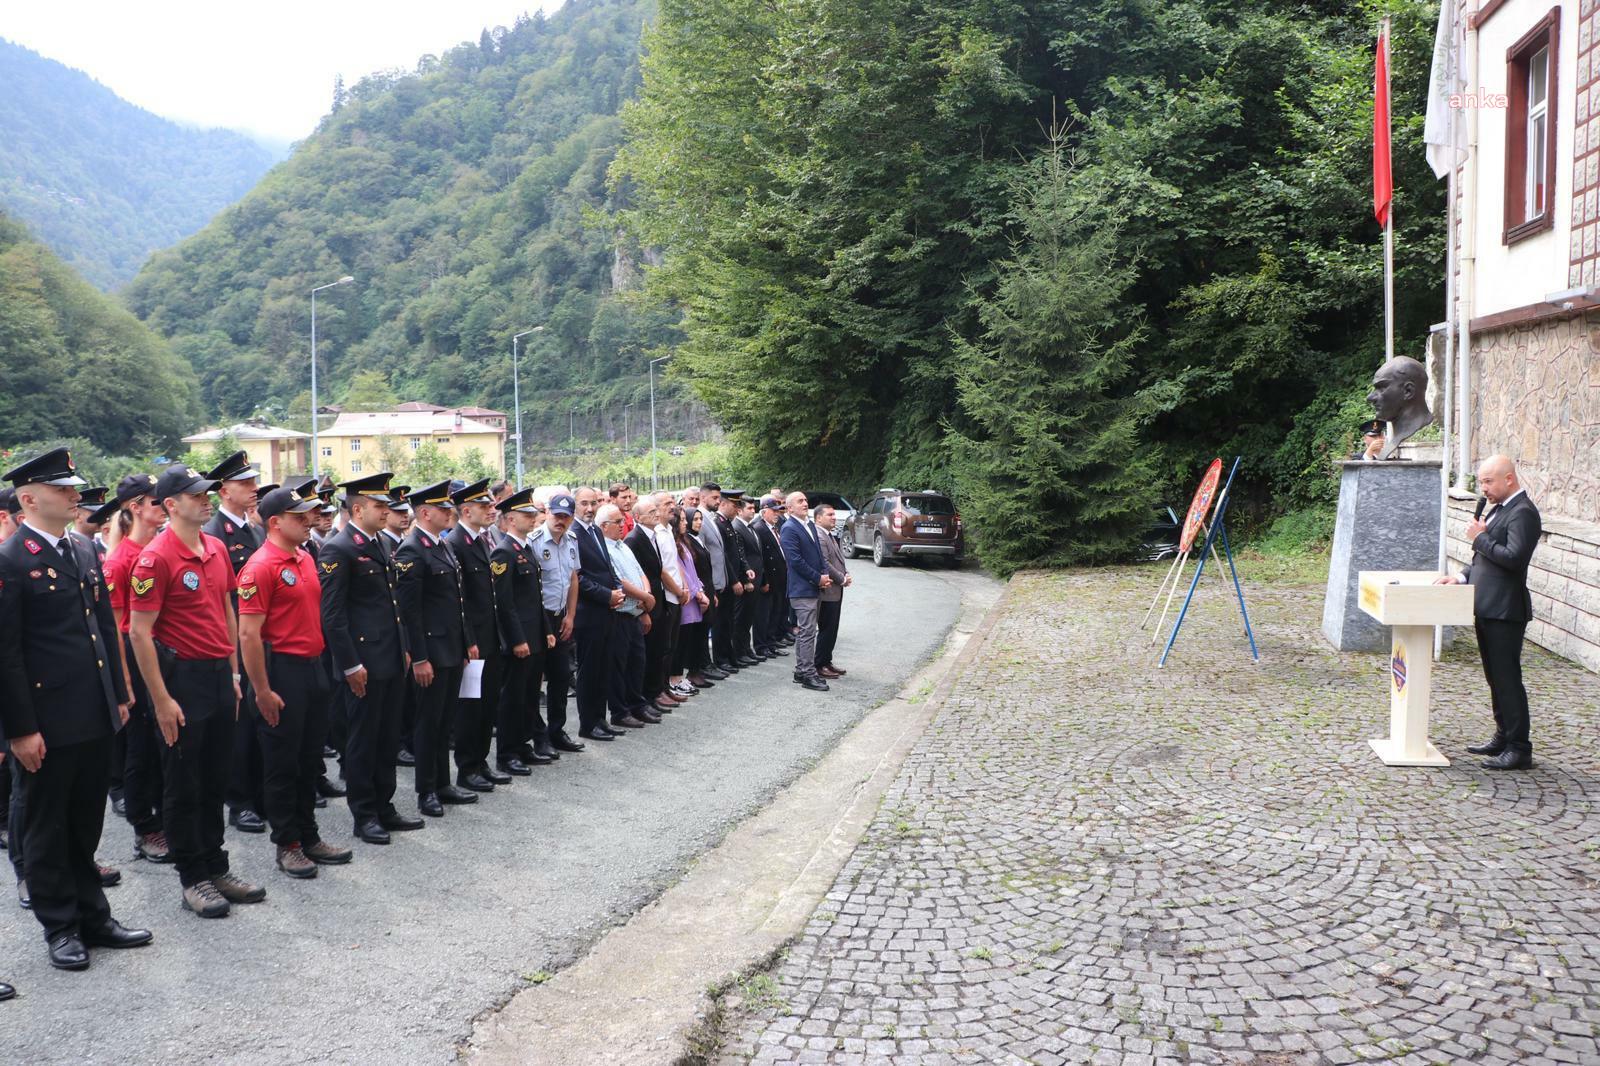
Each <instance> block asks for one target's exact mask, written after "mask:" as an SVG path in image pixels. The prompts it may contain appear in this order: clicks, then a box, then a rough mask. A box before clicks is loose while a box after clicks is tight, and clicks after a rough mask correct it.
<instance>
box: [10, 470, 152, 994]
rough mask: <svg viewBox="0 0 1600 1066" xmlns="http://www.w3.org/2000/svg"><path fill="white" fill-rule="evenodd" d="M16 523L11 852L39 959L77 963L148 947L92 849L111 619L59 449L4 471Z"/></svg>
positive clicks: (109, 685) (59, 964)
mask: <svg viewBox="0 0 1600 1066" xmlns="http://www.w3.org/2000/svg"><path fill="white" fill-rule="evenodd" d="M5 480H7V481H9V482H11V483H12V485H13V486H14V487H15V493H16V500H17V503H18V506H19V509H20V513H21V522H20V524H19V526H18V528H17V532H16V534H15V535H14V536H12V537H10V538H9V539H7V540H6V542H5V543H4V544H0V734H3V735H4V736H5V737H6V738H7V744H8V748H9V752H10V756H11V758H14V759H15V760H16V763H17V766H18V767H19V768H20V771H21V774H20V779H19V782H18V784H19V787H20V788H21V791H22V796H21V799H22V801H23V812H22V818H21V820H20V824H19V825H18V826H16V827H15V829H16V831H17V832H16V835H14V836H13V839H12V840H11V842H10V846H11V847H12V848H21V849H22V852H23V856H24V861H25V864H26V867H27V872H28V879H29V883H30V887H31V891H32V897H33V913H34V916H35V917H36V918H38V919H39V924H40V925H42V926H43V927H44V934H45V943H46V945H47V947H48V951H49V958H50V964H51V965H52V966H55V967H56V968H58V969H64V970H82V969H84V968H86V967H87V966H88V965H89V953H88V948H89V947H108V948H127V947H138V946H140V945H143V944H148V943H150V941H151V939H152V937H151V934H150V933H149V931H148V930H143V929H126V928H124V927H123V926H122V925H121V924H120V923H118V922H117V921H116V920H115V919H114V918H112V917H111V908H110V906H109V905H108V904H107V903H106V897H105V892H104V891H103V889H102V886H101V879H100V872H99V870H98V868H97V867H96V865H95V860H94V849H95V846H96V845H97V844H98V843H99V842H100V831H101V829H102V827H103V824H104V821H105V795H106V785H107V783H108V780H109V776H110V766H111V738H112V736H113V735H114V734H115V733H116V732H117V730H119V729H121V728H122V725H123V723H124V722H126V721H127V715H128V692H127V688H126V685H125V684H124V680H123V676H122V663H121V649H120V647H119V645H118V640H117V627H116V619H115V618H114V617H113V616H112V613H111V602H110V599H109V598H108V597H107V596H106V594H105V578H104V575H103V574H102V572H101V568H100V562H99V559H98V558H96V556H95V553H94V551H93V550H92V549H90V548H89V547H88V546H86V545H84V544H82V543H79V542H76V541H75V540H74V539H73V538H71V537H70V536H68V526H69V525H70V524H71V522H72V520H73V517H74V512H75V510H76V505H77V500H78V491H77V490H78V486H80V485H82V484H83V479H82V478H80V477H78V475H77V472H76V470H75V469H74V467H73V463H72V456H71V455H70V454H69V453H68V452H67V450H66V449H65V448H57V449H54V450H53V451H49V452H46V453H45V454H44V455H41V456H39V457H38V458H36V459H33V460H31V461H30V462H27V463H24V464H23V465H21V466H19V467H17V468H16V469H14V470H12V471H10V472H8V473H7V474H6V475H5Z"/></svg>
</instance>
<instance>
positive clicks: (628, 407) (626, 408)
mask: <svg viewBox="0 0 1600 1066" xmlns="http://www.w3.org/2000/svg"><path fill="white" fill-rule="evenodd" d="M636 406H637V402H635V403H625V404H623V405H622V454H623V455H627V454H628V416H629V414H631V413H632V411H633V409H634V407H636Z"/></svg>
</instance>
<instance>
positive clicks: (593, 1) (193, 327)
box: [125, 0, 669, 444]
mask: <svg viewBox="0 0 1600 1066" xmlns="http://www.w3.org/2000/svg"><path fill="white" fill-rule="evenodd" d="M646 12H647V4H645V3H640V2H637V0H573V2H571V3H569V4H567V6H566V7H564V8H562V9H561V11H560V12H558V13H557V14H555V15H553V16H551V17H549V18H548V19H546V18H544V17H543V16H537V15H536V16H534V17H532V18H526V17H524V18H522V19H520V20H518V22H517V24H516V25H515V26H513V27H511V28H509V29H504V28H502V29H496V30H493V31H487V30H486V31H485V32H484V33H483V35H482V37H481V38H480V39H479V41H478V43H476V44H463V45H461V46H458V47H456V48H453V49H451V50H450V51H448V52H445V53H443V54H442V55H439V56H432V55H429V56H424V57H423V58H422V59H421V61H420V62H418V64H417V66H416V69H415V70H414V71H412V72H409V73H401V74H388V75H383V76H374V77H370V78H367V79H365V80H363V81H362V82H360V83H359V84H357V85H355V86H354V87H353V88H351V89H350V90H349V91H348V92H347V93H341V94H340V95H339V97H338V98H337V99H336V100H335V107H334V110H333V111H332V113H331V114H329V115H328V116H327V117H326V118H325V119H324V120H323V122H322V123H321V125H320V126H319V128H318V129H317V130H316V132H315V133H314V134H313V135H312V136H311V137H309V138H308V139H307V140H305V141H304V142H302V143H301V144H300V145H299V146H298V147H297V148H296V150H295V152H294V154H293V155H292V156H291V157H290V158H289V159H288V160H287V161H286V162H284V163H282V164H280V165H279V166H278V167H276V168H274V169H273V171H272V172H271V173H270V174H268V175H267V177H266V178H265V179H264V180H263V181H262V182H261V184H260V185H258V186H257V187H256V188H255V189H253V190H252V191H251V192H250V193H249V195H247V196H246V197H245V198H244V199H243V200H242V201H240V202H239V203H238V204H236V205H234V206H233V207H230V208H228V209H227V210H226V211H224V212H223V213H222V214H221V215H219V216H218V217H217V218H216V219H215V220H214V221H213V222H212V223H211V224H210V225H208V226H207V227H206V228H205V229H203V230H202V231H200V232H199V233H198V234H196V235H194V236H193V237H191V238H189V239H188V240H186V241H184V242H183V243H181V244H179V245H177V246H176V247H174V248H171V249H169V250H167V251H165V252H162V253H160V254H158V255H156V256H155V257H154V258H152V259H151V261H150V262H149V263H148V264H147V265H146V267H145V269H144V270H143V271H142V272H141V273H140V274H139V276H138V277H137V278H136V279H134V281H133V282H132V283H131V284H130V285H129V286H128V289H127V291H126V294H125V296H126V299H127V302H128V304H129V306H130V307H131V308H132V309H133V311H134V312H135V313H136V314H137V315H139V317H140V318H142V319H144V320H145V321H146V322H147V323H148V324H150V325H151V326H152V327H154V328H155V329H157V330H158V331H160V332H161V333H163V334H164V335H166V336H167V337H170V338H171V339H172V342H173V345H174V348H175V349H176V350H177V351H178V352H179V353H180V354H182V355H183V356H184V357H186V358H187V359H189V360H190V361H191V363H192V364H193V365H194V367H195V370H196V371H197V373H198V376H199V379H200V381H201V388H202V396H203V401H204V404H205V406H206V407H207V408H208V410H209V411H210V412H211V413H212V414H214V415H215V416H218V417H229V418H231V417H237V416H244V415H249V414H252V413H258V412H259V413H261V414H264V415H266V416H268V417H272V418H278V419H290V418H292V416H293V415H294V414H296V413H300V412H304V411H306V410H308V407H309V397H308V395H307V393H306V390H307V389H308V386H309V381H310V369H309V364H308V353H309V348H310V325H311V324H310V312H311V299H310V294H311V290H312V289H313V288H314V287H316V286H320V285H324V284H327V283H329V282H333V281H336V280H337V279H339V278H340V277H341V276H343V275H347V274H348V275H351V276H353V277H354V279H355V282H354V284H351V285H347V286H343V287H340V288H336V289H331V290H328V291H326V292H323V293H321V294H320V295H319V297H318V299H317V323H316V325H317V341H318V353H319V364H318V365H319V375H320V377H319V381H320V385H321V393H320V395H319V401H320V402H322V403H330V402H338V401H341V400H342V399H344V397H345V393H346V392H347V391H348V389H349V385H350V382H351V380H352V378H354V377H355V376H356V375H357V374H361V376H362V381H363V384H364V386H368V387H369V386H370V385H371V384H372V382H373V380H374V374H376V375H378V376H380V377H381V378H382V379H386V381H387V384H388V386H389V387H390V388H391V389H392V390H393V391H394V392H395V393H396V394H398V395H399V396H400V398H402V399H421V400H428V401H432V402H436V403H441V404H457V403H477V404H482V405H485V406H489V407H495V408H498V409H500V410H506V411H509V410H510V409H511V408H510V404H511V400H512V371H511V338H512V334H514V333H516V332H519V331H521V330H526V329H529V328H531V327H534V326H536V325H543V326H544V329H543V330H542V331H541V332H539V333H537V334H534V335H533V336H530V337H528V338H526V339H525V346H524V348H523V359H522V363H521V384H522V399H523V411H524V431H525V435H526V436H527V437H528V438H529V441H530V444H532V443H534V442H536V441H539V440H544V441H560V440H565V439H566V438H567V436H568V426H569V419H571V417H572V414H571V413H572V408H573V407H574V406H575V405H579V404H586V405H590V406H591V408H594V407H596V406H597V405H603V406H604V409H605V410H606V411H607V412H608V416H607V417H608V419H614V421H615V424H616V425H617V426H619V427H620V424H621V421H622V405H623V403H625V402H626V401H628V400H631V399H634V398H636V397H637V396H638V394H639V393H640V392H641V391H642V390H643V381H644V378H643V372H644V370H645V369H646V360H647V358H648V356H647V352H648V350H649V349H651V348H653V347H655V346H657V345H659V344H660V343H662V342H663V341H665V340H666V339H667V338H668V335H669V334H668V322H667V321H666V319H665V318H664V317H663V316H662V315H661V314H660V313H659V312H636V311H634V310H632V309H631V308H630V307H629V306H628V304H627V302H626V301H625V300H624V299H623V298H622V297H621V296H619V295H618V294H617V293H616V292H615V291H614V290H615V289H616V288H617V287H618V284H619V283H622V282H624V281H625V280H626V279H627V278H628V277H629V276H630V275H632V274H633V273H634V268H632V266H631V264H630V262H629V261H628V260H627V259H626V258H625V257H622V256H620V255H619V254H618V252H617V251H616V238H615V235H614V234H613V233H612V232H611V231H610V227H608V226H607V225H605V223H604V220H603V214H601V212H600V210H599V209H604V208H606V207H607V206H608V203H609V194H608V191H607V186H606V170H607V166H608V164H609V163H610V161H611V159H612V157H613V155H614V153H615V150H616V146H617V144H618V142H619V140H620V137H621V127H620V121H619V119H618V110H619V107H620V105H621V104H622V103H623V102H624V101H625V100H627V99H628V98H629V97H630V96H631V95H632V94H633V92H634V90H635V88H636V86H637V83H638V79H639V74H638V52H639V36H640V28H641V24H642V22H643V19H644V17H645V15H646ZM591 215H592V216H593V217H594V218H597V219H599V220H600V221H598V222H596V221H593V220H591ZM379 384H380V386H381V384H382V382H381V381H380V382H379ZM640 413H641V412H639V411H635V412H634V413H633V414H634V427H635V429H637V427H638V425H639V417H638V416H639V414H640ZM586 424H587V425H588V426H589V427H591V430H592V427H593V426H594V425H595V424H596V415H595V414H594V413H593V411H592V410H591V412H590V413H586V414H585V415H583V416H582V418H581V420H580V421H579V422H578V430H579V432H580V433H582V431H583V428H584V426H585V425H586ZM608 424H609V422H608ZM585 435H587V434H585Z"/></svg>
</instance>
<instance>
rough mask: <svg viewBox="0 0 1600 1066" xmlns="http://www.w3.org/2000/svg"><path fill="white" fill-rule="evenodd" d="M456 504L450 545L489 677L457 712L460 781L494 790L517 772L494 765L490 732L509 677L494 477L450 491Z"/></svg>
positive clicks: (470, 629) (473, 638)
mask: <svg viewBox="0 0 1600 1066" xmlns="http://www.w3.org/2000/svg"><path fill="white" fill-rule="evenodd" d="M450 501H451V502H452V503H454V504H455V507H456V518H457V521H456V525H455V528H454V529H452V530H450V532H449V533H448V534H446V535H445V538H444V543H445V546H446V547H448V548H449V549H450V553H451V554H452V555H454V556H455V558H456V563H457V565H458V567H459V569H460V571H461V598H462V611H463V617H464V618H465V619H466V625H467V642H468V643H470V644H474V645H476V646H477V648H478V652H479V655H480V656H481V657H482V660H483V677H482V683H481V686H480V688H479V695H478V698H477V699H463V700H460V701H459V702H458V704H457V706H458V710H457V715H456V729H455V737H456V784H457V785H459V786H460V787H462V788H465V789H470V790H472V791H473V792H493V791H494V787H495V786H496V785H505V784H510V782H511V775H510V774H509V773H504V772H501V771H500V770H495V769H491V768H490V766H489V735H490V733H491V732H492V731H493V730H494V726H495V721H496V718H495V715H496V709H497V708H498V707H499V704H500V685H501V682H502V681H503V680H504V678H505V655H504V654H503V650H502V647H501V645H502V642H503V640H504V635H503V633H502V629H503V625H502V616H501V608H500V606H499V605H498V604H497V602H496V599H497V596H496V593H497V590H498V588H499V587H500V584H501V583H499V582H497V581H496V580H495V572H494V570H493V563H492V560H491V558H490V556H492V555H493V554H494V548H495V539H494V537H495V534H494V520H495V515H496V510H495V500H494V495H493V494H492V493H490V491H489V479H488V478H484V479H483V480H482V481H479V482H477V483H475V484H472V485H464V486H462V487H461V488H459V489H456V490H455V491H453V492H452V493H451V494H450Z"/></svg>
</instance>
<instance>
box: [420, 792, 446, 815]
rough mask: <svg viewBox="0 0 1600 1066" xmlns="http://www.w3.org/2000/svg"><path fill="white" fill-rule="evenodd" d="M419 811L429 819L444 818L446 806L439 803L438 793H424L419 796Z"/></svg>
mask: <svg viewBox="0 0 1600 1066" xmlns="http://www.w3.org/2000/svg"><path fill="white" fill-rule="evenodd" d="M417 810H419V811H421V812H422V813H423V814H426V815H427V816H428V817H429V818H443V817H444V804H442V803H440V802H439V794H438V793H437V792H424V793H422V794H420V795H419V796H417Z"/></svg>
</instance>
